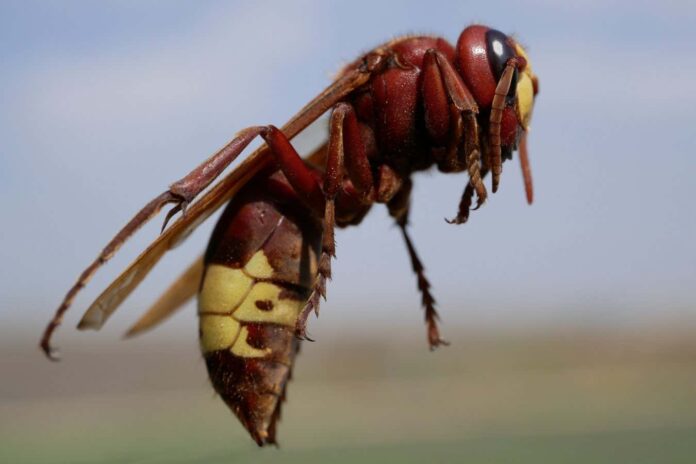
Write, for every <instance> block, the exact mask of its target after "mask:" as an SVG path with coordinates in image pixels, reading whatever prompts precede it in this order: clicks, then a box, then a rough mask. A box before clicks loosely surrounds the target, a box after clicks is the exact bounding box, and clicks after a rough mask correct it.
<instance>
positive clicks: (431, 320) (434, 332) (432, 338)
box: [398, 220, 449, 350]
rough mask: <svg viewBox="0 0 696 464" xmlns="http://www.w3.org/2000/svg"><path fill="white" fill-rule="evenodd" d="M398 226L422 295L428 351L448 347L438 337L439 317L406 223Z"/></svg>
mask: <svg viewBox="0 0 696 464" xmlns="http://www.w3.org/2000/svg"><path fill="white" fill-rule="evenodd" d="M398 225H399V228H400V229H401V234H402V235H403V237H404V241H405V242H406V248H407V249H408V254H409V257H410V258H411V267H412V268H413V272H415V273H416V278H417V280H418V290H420V292H421V295H422V297H421V304H422V306H423V308H425V323H426V325H427V327H428V344H429V345H430V349H431V350H434V349H436V348H437V347H439V346H442V345H449V342H447V341H446V340H443V339H442V338H441V337H440V330H439V328H438V326H437V320H438V319H439V318H440V317H439V316H438V314H437V310H436V309H435V298H434V297H433V295H432V293H430V282H429V281H428V279H427V278H426V277H425V268H424V267H423V263H422V262H421V260H420V258H418V254H417V253H416V249H415V247H414V246H413V243H412V242H411V238H410V237H409V235H408V231H407V230H406V221H405V220H402V221H398Z"/></svg>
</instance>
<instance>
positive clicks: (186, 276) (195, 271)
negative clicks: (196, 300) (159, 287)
mask: <svg viewBox="0 0 696 464" xmlns="http://www.w3.org/2000/svg"><path fill="white" fill-rule="evenodd" d="M312 126H314V124H313V125H312ZM312 126H310V127H309V128H308V130H312ZM316 129H317V130H321V129H322V128H320V127H319V126H316ZM323 129H324V130H323V132H324V134H323V135H324V136H325V135H326V134H325V128H323ZM318 134H319V132H317V133H316V134H313V135H318ZM303 135H304V133H303ZM325 154H326V143H324V144H322V145H320V146H319V147H318V148H317V149H316V150H315V151H314V152H313V153H312V154H311V155H309V156H308V157H307V161H308V162H310V163H313V164H317V165H320V164H322V163H323V161H324V158H325ZM203 271H204V266H203V256H200V257H198V259H196V261H194V262H193V263H192V264H191V265H190V266H189V267H188V268H187V269H186V270H185V271H184V272H183V273H182V274H181V275H180V276H179V277H178V278H177V279H176V280H175V281H174V283H172V285H170V286H169V288H168V289H167V290H166V291H165V292H164V293H163V294H162V295H161V296H160V297H159V298H158V299H157V301H156V302H155V303H154V304H153V305H152V306H151V307H150V309H148V310H147V311H146V312H145V314H143V315H142V316H141V317H140V319H138V321H137V322H136V323H135V324H134V325H133V326H132V327H131V328H130V329H129V330H128V332H126V337H133V336H135V335H138V334H140V333H142V332H145V331H147V330H150V329H152V328H154V327H155V326H157V325H159V324H160V323H162V322H164V321H165V320H166V319H167V318H169V316H171V315H172V314H174V313H175V312H176V311H177V310H178V309H179V308H181V307H182V306H183V305H184V304H186V302H188V301H189V300H190V299H191V298H193V297H194V296H195V295H196V293H197V292H198V287H199V286H200V283H201V278H202V277H203ZM90 309H91V308H90ZM88 313H89V310H88ZM86 317H87V314H85V316H84V317H83V321H84V320H85V318H86ZM85 323H86V324H88V322H85ZM81 324H82V323H81ZM87 327H88V326H87Z"/></svg>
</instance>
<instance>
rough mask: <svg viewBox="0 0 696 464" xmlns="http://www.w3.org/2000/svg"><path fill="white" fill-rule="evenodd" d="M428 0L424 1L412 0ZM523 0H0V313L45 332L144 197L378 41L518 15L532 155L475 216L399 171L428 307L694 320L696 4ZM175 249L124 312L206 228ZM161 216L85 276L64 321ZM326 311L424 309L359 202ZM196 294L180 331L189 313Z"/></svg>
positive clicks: (495, 316)
mask: <svg viewBox="0 0 696 464" xmlns="http://www.w3.org/2000/svg"><path fill="white" fill-rule="evenodd" d="M426 3H427V5H426ZM654 4H656V3H654V2H629V1H613V2H612V1H601V2H600V1H594V0H584V1H583V0H579V1H576V2H573V5H572V6H560V4H559V3H558V2H551V1H545V0H536V1H530V2H525V3H524V4H522V3H521V2H481V1H479V2H463V1H456V2H401V4H400V6H394V5H393V4H392V3H391V2H390V3H389V6H387V2H384V3H379V2H359V1H351V2H337V1H334V2H331V1H330V2H318V1H317V2H277V3H273V2H266V3H264V4H260V2H135V1H133V2H86V1H72V2H71V1H65V2H60V3H59V2H30V1H21V2H20V1H17V2H8V1H3V2H2V3H0V63H2V64H1V65H0V66H1V69H2V72H0V206H1V207H2V211H3V217H4V219H3V220H2V224H3V233H2V237H3V240H2V245H0V324H2V325H3V326H4V327H7V326H13V327H14V326H16V327H21V328H23V329H27V330H30V331H37V330H40V327H41V326H42V325H43V323H44V322H45V321H46V320H47V319H48V317H49V315H50V314H51V312H52V311H53V310H54V308H55V306H56V305H57V303H58V302H59V300H60V299H61V298H62V296H63V294H64V292H65V290H67V287H68V286H69V285H70V284H71V283H72V282H73V280H74V278H75V277H76V276H77V274H78V273H79V272H80V270H81V269H82V268H83V267H84V266H85V265H86V264H87V263H88V262H89V261H90V260H91V259H92V258H93V257H94V256H95V255H96V253H97V252H98V250H99V249H101V247H102V246H103V245H104V244H105V243H106V241H107V240H108V238H109V237H110V236H111V234H112V233H113V232H114V231H116V230H117V228H118V227H120V226H121V225H122V224H123V223H124V222H125V221H126V220H127V219H128V218H129V217H130V216H131V215H132V213H134V212H135V211H136V210H137V209H138V208H139V207H140V206H141V205H143V204H144V202H145V201H146V200H148V199H150V198H151V197H152V196H154V195H155V194H157V193H159V192H160V191H162V190H163V188H164V187H165V186H166V185H168V184H169V183H170V182H171V181H173V180H175V179H177V178H179V177H181V175H182V174H184V173H186V172H188V170H189V169H190V168H191V167H192V166H194V165H195V164H197V163H198V162H200V160H202V159H204V158H205V157H206V156H208V155H209V154H210V153H212V152H213V151H215V150H216V149H217V148H218V147H219V146H221V145H222V144H224V143H225V142H226V141H227V140H228V139H229V138H230V137H231V136H232V135H233V134H234V133H235V132H236V131H238V130H239V129H241V128H243V127H246V126H249V125H255V124H264V123H274V124H282V123H283V122H284V121H285V120H286V119H287V118H288V117H289V116H291V115H292V114H293V113H294V112H295V111H296V110H297V109H299V108H300V107H301V106H302V105H303V104H304V103H305V102H307V101H308V100H309V99H310V98H312V96H314V95H315V94H316V93H318V92H319V91H320V90H321V89H322V88H324V87H325V86H326V85H327V84H328V83H329V82H330V77H331V76H332V75H333V73H334V72H335V71H337V70H338V69H339V68H340V66H341V65H342V64H343V63H345V62H347V61H349V60H352V59H353V58H355V57H356V56H357V55H358V54H359V53H360V52H362V51H365V50H367V49H369V48H371V47H373V46H375V45H377V44H379V43H380V42H383V41H385V40H387V39H389V38H391V37H393V36H394V35H398V34H403V33H411V32H417V33H433V34H438V35H442V36H444V37H446V38H448V39H449V40H451V41H452V42H456V39H457V36H458V34H459V32H460V31H461V30H462V29H463V28H464V27H465V26H466V25H467V24H469V23H471V22H474V21H476V22H482V23H486V24H488V25H491V26H493V27H496V28H498V29H500V30H503V31H506V32H511V33H515V34H516V35H517V37H518V38H519V39H520V41H521V42H522V43H524V44H526V45H527V47H528V50H529V54H530V57H531V60H532V63H533V65H534V67H535V70H536V72H537V74H538V75H539V77H540V82H541V93H540V95H539V99H538V102H537V106H536V108H535V114H534V120H533V132H532V136H531V139H530V150H531V157H532V163H533V174H534V179H535V185H536V202H535V204H534V205H533V206H532V207H528V206H526V204H525V202H524V199H523V193H522V185H521V179H520V177H521V176H520V173H519V169H518V166H517V164H516V162H515V163H512V164H510V165H509V166H508V165H506V167H505V171H504V174H503V179H502V188H501V191H500V192H499V193H498V194H496V195H495V196H494V197H493V198H491V200H490V201H489V202H488V204H487V205H486V206H485V207H484V208H483V209H482V210H480V211H477V212H475V213H473V216H472V220H471V221H470V223H469V224H467V225H466V226H462V227H454V226H449V225H447V224H446V223H445V222H444V221H443V218H444V217H446V216H447V217H450V216H452V215H453V214H454V212H455V211H456V206H457V202H458V198H459V195H460V192H461V189H462V188H463V186H464V183H465V179H464V178H463V177H462V176H452V175H450V176H446V175H443V174H437V173H432V174H426V175H419V176H418V177H416V190H415V198H414V206H413V214H412V223H413V231H412V234H413V237H414V240H415V241H416V244H417V246H418V249H419V250H420V253H421V255H422V257H423V260H424V261H425V263H426V266H427V268H428V269H427V270H428V275H429V276H430V279H431V281H432V282H433V285H434V292H435V294H436V297H437V298H438V301H439V303H440V308H441V312H442V316H443V319H444V321H445V322H451V323H457V324H463V325H466V324H468V325H473V326H476V325H486V326H493V327H498V326H500V327H503V326H508V325H527V326H534V325H537V324H544V323H548V322H563V323H571V324H611V325H632V324H636V323H638V324H642V323H647V324H649V323H653V322H654V323H658V321H659V323H663V322H666V323H683V322H684V321H694V320H696V296H695V290H694V284H695V283H696V245H695V244H694V237H696V220H695V219H694V206H693V203H692V201H693V198H696V182H694V175H695V174H696V161H694V156H695V153H696V150H695V148H696V147H695V143H694V128H693V127H694V124H696V109H695V108H696V91H695V90H694V82H696V59H695V58H694V57H695V56H696V45H695V44H696V29H695V28H694V27H693V25H694V24H696V21H695V20H696V5H694V4H693V2H687V1H672V2H661V3H660V6H659V7H657V6H654ZM211 227H212V223H211V224H207V225H206V226H204V227H203V228H201V230H200V231H199V232H198V233H196V234H195V235H194V236H193V237H192V238H191V239H190V240H189V241H188V242H187V243H186V244H185V245H183V246H182V247H181V248H180V250H177V252H176V253H172V254H171V256H169V257H168V258H167V259H166V260H165V261H164V262H163V264H162V265H161V266H160V268H158V269H157V270H156V272H155V273H154V274H153V275H152V277H151V278H150V279H149V280H148V281H147V282H146V283H145V284H144V285H143V287H142V289H141V290H140V291H138V292H137V293H136V294H135V295H133V297H132V298H131V299H129V300H128V301H127V303H126V305H125V306H124V308H123V309H122V312H121V313H119V316H118V318H115V319H114V322H113V323H114V325H115V327H116V329H114V330H118V329H123V328H124V327H125V325H127V324H128V323H129V322H131V321H133V320H134V319H135V318H136V317H137V314H138V313H139V312H140V311H141V310H142V309H144V307H145V306H147V304H148V303H149V302H151V301H152V300H153V298H154V297H155V295H156V293H157V292H158V291H159V290H160V289H162V288H163V287H164V286H165V285H166V284H167V282H168V281H169V280H170V279H171V278H173V276H174V275H175V274H176V273H177V272H178V271H179V270H180V269H181V268H182V267H183V266H184V265H185V264H186V263H187V262H189V261H190V260H191V259H193V257H194V256H196V255H197V254H198V253H200V252H201V250H202V249H203V248H204V246H205V242H206V240H207V236H208V234H209V231H210V228H211ZM156 233H157V226H156V225H153V226H152V227H148V228H146V229H145V230H144V231H143V232H142V233H141V234H140V235H139V236H138V237H137V238H136V239H135V240H134V241H133V243H132V244H131V245H129V246H127V247H125V248H124V250H123V254H122V255H121V256H119V257H117V258H116V259H114V260H113V261H112V262H111V263H110V265H109V266H108V267H107V268H106V269H105V270H104V271H103V272H101V273H100V274H99V275H98V277H97V278H96V279H95V280H94V282H93V285H91V286H90V287H89V288H88V289H87V291H85V292H84V294H83V295H82V297H80V298H79V299H78V300H77V303H76V308H75V312H74V313H71V315H69V316H68V318H67V325H68V326H71V325H73V324H74V322H76V320H77V318H78V317H79V313H80V311H81V310H82V309H83V308H85V307H86V305H87V304H88V303H89V301H90V298H93V297H94V296H96V294H98V292H99V291H100V290H101V288H103V286H104V285H105V284H107V283H108V282H109V280H110V279H111V278H113V277H114V276H115V275H116V273H117V271H118V270H119V269H120V268H122V267H123V266H124V265H126V264H127V263H128V262H129V260H130V259H131V258H132V257H133V256H135V254H136V253H137V252H138V251H139V250H140V249H141V248H142V247H143V246H144V245H145V244H146V243H147V242H148V241H149V240H150V239H151V238H152V237H154V236H155V235H156ZM337 239H338V261H337V262H336V263H335V265H334V275H335V280H334V282H332V283H331V285H330V287H329V302H328V303H327V304H324V306H323V314H322V318H321V322H320V323H321V324H322V325H323V324H326V325H331V326H334V327H338V326H340V325H341V324H354V323H356V324H357V323H366V322H365V321H367V323H374V324H381V323H384V324H392V323H394V321H395V320H398V321H399V323H406V324H419V323H420V321H421V314H420V312H419V307H418V301H419V300H418V295H417V294H416V290H415V282H414V277H413V276H412V275H411V273H410V269H409V266H408V260H407V256H406V253H405V251H404V247H403V244H402V243H401V239H400V236H399V234H398V233H397V231H396V230H395V229H394V228H393V227H392V226H391V224H390V223H389V220H388V218H387V215H386V213H385V212H384V211H382V209H381V208H377V210H375V211H374V212H373V213H372V214H371V216H370V217H369V218H368V219H367V220H366V221H365V223H364V224H363V225H362V226H361V227H360V228H351V229H348V230H346V231H341V232H339V234H338V236H337ZM193 317H194V316H193V311H190V310H189V311H188V313H187V314H186V315H181V316H179V317H177V318H176V320H175V321H174V322H173V323H172V325H173V326H174V327H179V328H181V329H183V330H190V329H189V327H190V324H191V320H192V319H193Z"/></svg>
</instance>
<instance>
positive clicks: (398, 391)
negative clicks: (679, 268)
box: [0, 329, 696, 464]
mask: <svg viewBox="0 0 696 464" xmlns="http://www.w3.org/2000/svg"><path fill="white" fill-rule="evenodd" d="M358 333H359V332H358V331H357V330H352V329H351V330H350V331H346V334H345V335H338V334H326V335H323V336H322V337H321V338H320V340H319V341H318V342H316V343H313V344H305V346H304V348H303V352H302V354H301V358H300V359H299V360H298V369H297V371H296V376H295V379H294V380H293V382H292V384H291V386H290V391H289V401H288V403H287V404H286V406H285V409H284V412H283V419H282V422H281V425H280V434H279V438H280V441H281V445H282V447H281V449H279V450H277V449H263V450H260V449H258V448H257V447H256V446H255V445H254V444H253V443H252V442H251V440H250V439H249V438H248V436H247V435H246V433H245V432H244V431H243V429H242V427H241V425H239V423H238V422H237V420H236V419H235V418H234V417H233V416H232V415H231V413H230V412H229V411H228V410H227V409H226V408H225V407H224V405H223V404H222V403H221V402H220V401H219V399H217V398H215V397H214V395H213V393H212V390H211V388H210V387H209V386H208V384H207V380H206V377H205V369H204V365H203V363H202V361H201V360H200V359H199V356H198V354H197V352H196V347H195V340H193V338H192V337H190V338H191V339H189V337H187V339H186V340H183V341H178V342H175V341H171V340H167V339H162V338H157V337H155V338H151V339H149V340H147V337H146V338H144V339H143V340H135V341H132V342H131V341H129V342H127V343H126V342H124V343H118V344H107V343H104V341H103V339H102V338H98V337H87V338H86V339H81V340H82V341H76V342H73V341H70V343H69V344H66V343H67V342H65V341H63V347H64V348H66V349H67V348H68V346H71V349H70V350H69V351H66V352H65V353H64V354H65V359H64V361H63V362H61V363H59V364H51V363H47V362H45V361H44V360H43V359H41V358H40V357H39V354H38V352H37V351H36V350H35V349H34V348H33V346H31V347H30V348H31V349H28V347H27V346H23V345H22V343H21V342H16V341H15V342H12V343H10V342H8V341H7V340H4V341H3V344H2V348H3V350H2V353H3V354H2V357H1V358H0V373H1V375H2V381H1V382H0V462H2V463H15V462H17V463H31V462H52V463H57V462H64V463H116V462H125V463H160V462H161V463H187V462H193V463H218V462H220V463H223V462H224V463H232V462H234V463H244V462H254V463H257V464H261V463H266V462H268V463H271V462H272V463H279V462H280V463H285V462H288V463H294V462H302V463H312V462H332V463H344V462H345V463H349V462H351V463H352V462H361V463H370V462H380V463H381V462H400V463H422V462H426V463H429V464H430V463H439V462H466V463H491V462H520V463H532V462H534V463H539V462H543V463H547V462H548V463H623V462H631V463H682V462H683V463H693V462H696V337H692V336H690V335H691V334H692V333H693V332H692V331H688V330H683V331H681V332H679V333H678V332H676V331H661V332H659V333H657V332H654V333H645V332H640V331H633V332H628V331H622V332H610V331H606V330H605V331H603V332H601V333H597V332H596V331H595V332H593V331H589V330H588V331H567V330H554V331H545V332H541V331H540V332H538V333H529V332H508V333H495V334H493V333H481V332H477V333H467V332H454V333H452V330H451V329H450V330H448V331H447V335H448V338H449V339H450V340H451V341H452V342H453V343H452V346H450V347H448V348H446V349H442V350H439V351H437V352H435V353H430V352H428V350H427V349H426V347H425V343H424V336H423V334H422V333H421V332H415V331H414V332H412V333H410V332H409V333H403V332H398V331H397V332H395V333H394V334H389V335H386V336H383V337H382V338H380V337H378V336H377V333H376V332H374V333H372V334H364V335H363V336H361V337H357V338H356V334H358ZM76 340H80V339H76ZM31 342H33V340H31Z"/></svg>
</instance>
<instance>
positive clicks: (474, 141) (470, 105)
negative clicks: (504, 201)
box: [421, 49, 488, 208]
mask: <svg viewBox="0 0 696 464" xmlns="http://www.w3.org/2000/svg"><path fill="white" fill-rule="evenodd" d="M421 93H422V94H423V106H424V110H425V126H426V128H427V130H428V133H429V135H430V137H431V138H432V140H433V141H434V142H435V143H437V144H440V145H446V146H447V148H446V150H445V152H444V158H443V159H442V160H439V161H438V166H439V168H440V170H442V171H445V172H451V171H455V172H456V171H461V170H462V169H463V168H466V169H467V170H468V173H469V184H470V185H471V186H472V187H473V188H474V190H475V191H476V195H477V197H478V200H477V205H476V208H478V207H480V206H481V205H482V204H483V203H484V202H485V201H486V198H487V195H488V194H487V192H486V187H485V185H484V184H483V180H482V179H481V172H480V168H481V163H480V158H481V148H480V144H479V136H478V133H479V127H478V123H477V121H476V115H477V114H478V106H477V105H476V100H475V99H474V97H473V96H472V95H471V92H470V91H469V89H468V88H467V87H466V84H464V82H463V81H462V79H461V77H459V75H458V74H457V72H456V71H455V70H454V68H453V67H452V63H450V62H449V60H448V59H447V57H445V56H444V55H443V54H442V52H439V51H437V50H435V49H431V50H428V51H427V52H426V54H425V59H424V61H423V83H422V87H421ZM462 142H463V148H462V147H461V145H462Z"/></svg>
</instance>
